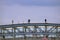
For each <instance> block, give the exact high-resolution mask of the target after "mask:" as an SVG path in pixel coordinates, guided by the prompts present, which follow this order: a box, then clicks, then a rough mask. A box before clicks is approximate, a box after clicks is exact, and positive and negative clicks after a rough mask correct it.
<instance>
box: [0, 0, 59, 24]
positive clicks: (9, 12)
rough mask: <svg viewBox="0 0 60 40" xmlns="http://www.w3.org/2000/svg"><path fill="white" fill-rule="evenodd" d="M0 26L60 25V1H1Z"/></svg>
mask: <svg viewBox="0 0 60 40" xmlns="http://www.w3.org/2000/svg"><path fill="white" fill-rule="evenodd" d="M0 10H1V11H0V19H1V20H0V24H11V21H12V20H14V23H22V22H27V20H28V19H31V22H39V23H40V22H44V19H45V18H46V19H47V20H48V21H47V22H49V23H60V0H0Z"/></svg>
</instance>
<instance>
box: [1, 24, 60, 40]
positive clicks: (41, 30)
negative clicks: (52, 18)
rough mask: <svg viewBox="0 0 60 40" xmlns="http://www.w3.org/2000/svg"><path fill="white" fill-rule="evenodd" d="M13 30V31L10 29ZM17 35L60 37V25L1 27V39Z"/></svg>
mask: <svg viewBox="0 0 60 40" xmlns="http://www.w3.org/2000/svg"><path fill="white" fill-rule="evenodd" d="M8 28H11V29H8ZM16 35H24V37H26V35H35V36H37V35H48V36H49V35H56V37H60V24H56V23H21V24H9V25H0V37H2V36H13V37H14V40H15V37H16Z"/></svg>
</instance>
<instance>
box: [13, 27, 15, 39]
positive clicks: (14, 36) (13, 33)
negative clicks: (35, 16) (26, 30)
mask: <svg viewBox="0 0 60 40" xmlns="http://www.w3.org/2000/svg"><path fill="white" fill-rule="evenodd" d="M13 40H15V28H13Z"/></svg>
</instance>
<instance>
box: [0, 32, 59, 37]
mask: <svg viewBox="0 0 60 40" xmlns="http://www.w3.org/2000/svg"><path fill="white" fill-rule="evenodd" d="M3 35H5V36H9V35H10V36H13V33H5V34H0V36H3ZM15 35H60V32H58V33H56V32H48V33H46V32H34V33H32V32H24V33H20V32H17V33H15Z"/></svg>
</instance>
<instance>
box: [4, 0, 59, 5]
mask: <svg viewBox="0 0 60 40" xmlns="http://www.w3.org/2000/svg"><path fill="white" fill-rule="evenodd" d="M5 4H7V5H14V4H19V5H38V6H60V0H5Z"/></svg>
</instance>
